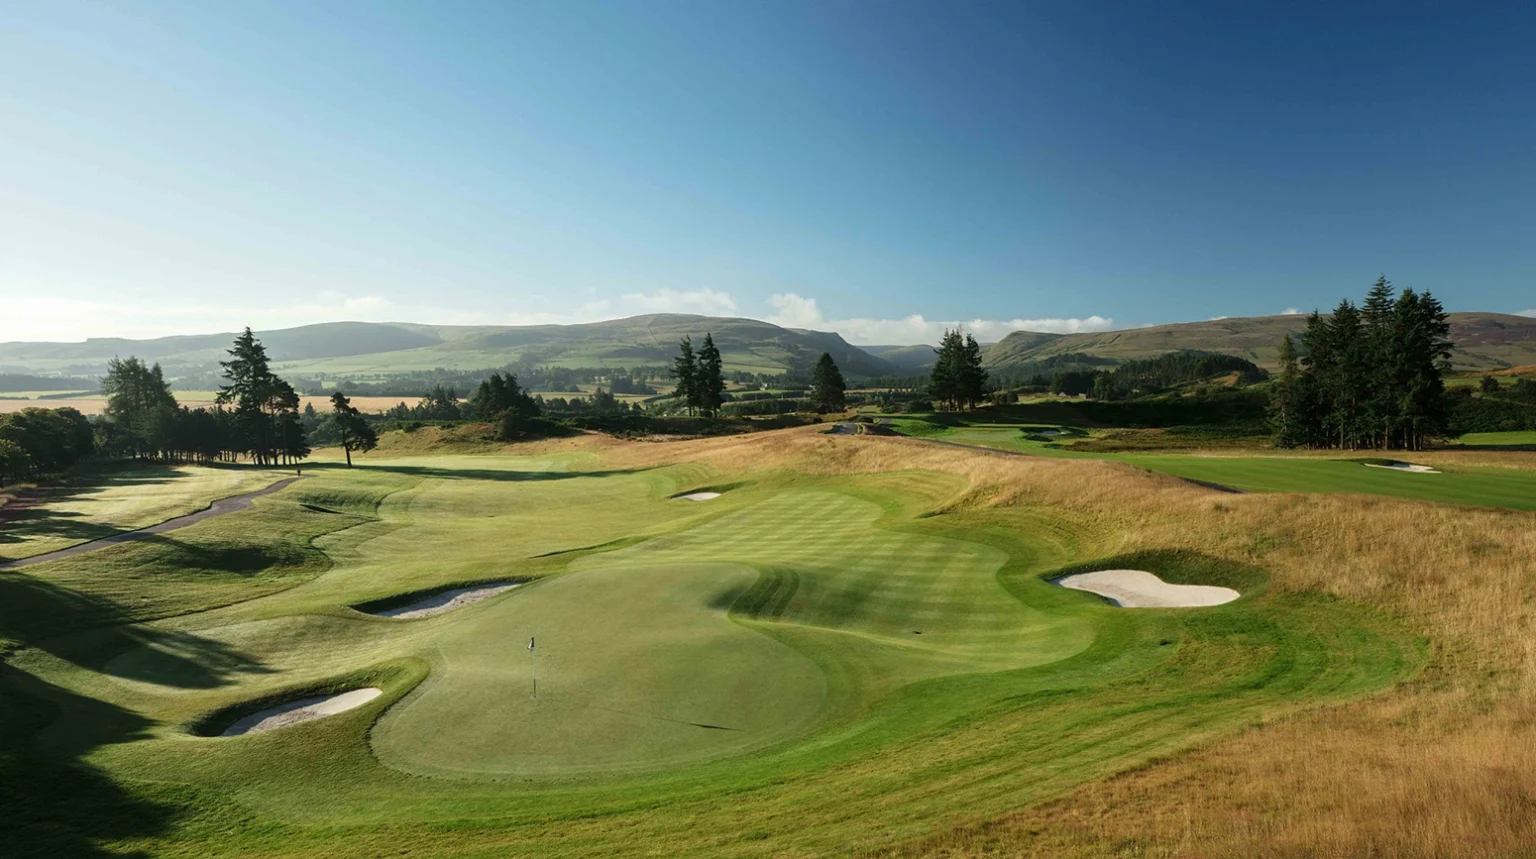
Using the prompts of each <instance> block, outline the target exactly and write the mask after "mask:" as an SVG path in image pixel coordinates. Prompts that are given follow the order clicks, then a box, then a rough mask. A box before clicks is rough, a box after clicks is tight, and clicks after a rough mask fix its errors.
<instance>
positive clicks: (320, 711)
mask: <svg viewBox="0 0 1536 859" xmlns="http://www.w3.org/2000/svg"><path fill="white" fill-rule="evenodd" d="M382 694H384V690H383V689H375V688H372V687H370V688H367V689H353V690H351V691H350V692H339V693H337V694H335V695H317V696H315V697H312V698H300V699H299V700H297V701H289V702H288V703H286V704H279V705H278V706H276V707H269V708H267V709H265V710H262V711H260V712H258V713H252V714H251V715H249V716H246V717H245V718H243V719H240V720H239V721H236V722H235V723H234V724H232V725H230V726H229V727H228V728H225V729H224V731H223V733H221V734H219V736H221V737H239V736H243V735H245V734H260V733H263V732H266V731H272V730H276V729H277V728H286V727H288V726H289V725H297V724H299V723H301V722H310V721H314V720H315V719H323V718H325V717H326V716H334V715H336V714H337V713H345V712H347V711H348V710H355V709H357V708H358V707H361V706H363V705H364V704H366V703H368V702H369V701H372V700H373V699H375V698H377V697H379V696H380V695H382Z"/></svg>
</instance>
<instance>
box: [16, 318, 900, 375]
mask: <svg viewBox="0 0 1536 859" xmlns="http://www.w3.org/2000/svg"><path fill="white" fill-rule="evenodd" d="M706 332H710V333H712V334H713V335H714V338H715V343H716V345H718V346H719V347H720V351H721V354H722V357H723V358H724V360H725V368H726V370H727V371H731V370H744V371H748V372H756V373H779V372H784V371H786V370H789V369H792V368H793V369H808V368H809V367H810V366H811V364H813V363H814V362H815V360H816V359H817V358H818V357H820V356H821V353H822V352H830V353H831V354H832V357H833V359H834V360H836V361H837V363H838V366H840V367H841V368H842V369H843V371H844V372H845V373H847V374H849V375H852V376H873V375H882V374H886V373H890V372H894V371H895V367H894V365H892V364H891V363H888V362H886V361H884V360H882V359H880V358H877V357H875V356H873V355H871V354H869V353H867V352H865V351H863V350H861V349H859V348H857V347H855V346H852V345H850V344H849V343H848V342H847V341H845V340H844V339H843V338H842V337H841V336H839V335H837V334H833V333H829V332H824V331H807V330H803V329H792V328H782V327H780V326H777V325H773V324H771V323H767V322H760V321H758V320H755V319H731V318H719V317H708V316H691V315H682V314H654V315H649V316H635V317H630V318H627V319H612V320H606V321H603V322H592V323H587V324H582V325H532V326H492V325H477V326H455V325H413V324H407V323H395V322H387V323H374V322H331V323H324V324H320V325H305V326H302V327H299V328H285V329H280V330H275V331H259V332H257V337H259V338H260V339H261V341H262V342H263V343H264V344H265V345H266V347H267V351H268V354H269V355H270V356H271V357H272V360H273V362H274V365H275V367H276V368H277V369H278V370H279V371H281V372H285V373H290V374H295V375H319V376H337V375H369V376H373V375H387V374H390V373H402V372H410V371H416V370H432V369H435V368H438V367H442V368H446V369H452V370H477V369H484V368H488V367H505V366H519V365H523V366H526V365H551V366H562V367H636V366H641V365H649V366H657V365H664V364H668V363H670V362H671V360H672V357H673V355H675V354H676V352H677V343H678V341H679V340H680V339H682V338H683V337H684V336H692V337H693V338H694V341H695V346H697V344H698V341H700V340H702V339H703V337H704V334H705V333H706ZM233 339H234V334H233V333H224V334H203V335H192V336H176V337H161V338H157V339H153V340H124V339H117V338H102V339H91V340H86V341H84V342H83V343H28V342H12V343H0V372H15V373H53V374H68V375H79V376H93V375H99V374H101V373H102V372H103V371H104V370H105V367H106V363H107V361H108V360H109V359H111V358H112V357H114V356H122V357H127V356H129V355H136V356H138V357H140V358H142V359H144V360H146V361H158V362H160V363H161V364H162V365H163V366H164V367H165V370H166V372H167V373H168V374H170V375H172V376H175V375H179V374H185V373H192V372H203V371H208V370H213V369H216V367H217V362H218V361H219V359H221V358H223V357H224V350H226V349H227V348H228V347H229V344H230V342H231V341H232V340H233Z"/></svg>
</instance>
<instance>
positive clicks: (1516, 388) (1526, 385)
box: [1478, 376, 1536, 403]
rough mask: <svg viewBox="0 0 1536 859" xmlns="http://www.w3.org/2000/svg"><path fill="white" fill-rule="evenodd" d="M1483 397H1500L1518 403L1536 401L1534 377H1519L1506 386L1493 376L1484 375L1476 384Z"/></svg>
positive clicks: (1535, 380) (1535, 381)
mask: <svg viewBox="0 0 1536 859" xmlns="http://www.w3.org/2000/svg"><path fill="white" fill-rule="evenodd" d="M1478 387H1479V389H1480V390H1481V391H1482V393H1483V396H1485V397H1502V398H1504V399H1508V400H1514V401H1515V402H1518V403H1536V379H1527V378H1525V377H1523V376H1522V377H1520V378H1517V379H1515V383H1514V384H1513V385H1511V386H1510V387H1508V388H1505V387H1503V386H1501V385H1500V384H1499V380H1498V379H1496V378H1494V377H1493V376H1484V377H1483V379H1482V381H1481V382H1480V383H1479V384H1478Z"/></svg>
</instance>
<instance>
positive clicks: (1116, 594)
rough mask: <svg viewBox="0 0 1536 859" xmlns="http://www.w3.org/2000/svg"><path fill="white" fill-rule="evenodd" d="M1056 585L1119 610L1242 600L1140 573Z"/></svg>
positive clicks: (1065, 579)
mask: <svg viewBox="0 0 1536 859" xmlns="http://www.w3.org/2000/svg"><path fill="white" fill-rule="evenodd" d="M1056 584H1058V585H1061V586H1062V587H1064V588H1071V589H1073V590H1075V591H1088V592H1090V593H1095V594H1098V595H1099V596H1101V597H1104V598H1105V599H1107V600H1109V601H1110V602H1112V603H1114V604H1115V605H1117V606H1121V607H1122V608H1191V607H1194V606H1205V605H1221V604H1222V603H1227V602H1231V601H1233V600H1235V599H1237V598H1238V597H1240V596H1242V594H1239V593H1238V592H1237V591H1234V590H1232V589H1231V588H1221V587H1216V586H1214V585H1175V584H1169V583H1168V582H1165V581H1163V580H1162V579H1160V578H1158V577H1157V576H1155V575H1153V574H1151V573H1148V572H1143V571H1141V570H1100V571H1098V572H1094V573H1077V574H1075V575H1070V576H1062V577H1061V578H1059V579H1057V580H1056Z"/></svg>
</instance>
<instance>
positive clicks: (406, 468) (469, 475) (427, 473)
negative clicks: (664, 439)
mask: <svg viewBox="0 0 1536 859" xmlns="http://www.w3.org/2000/svg"><path fill="white" fill-rule="evenodd" d="M305 467H306V468H308V467H310V466H305ZM318 467H319V468H324V469H326V470H330V469H333V468H339V469H341V470H342V471H346V469H347V466H346V464H345V463H329V462H327V463H323V464H321V465H319V466H318ZM354 470H356V471H364V470H366V471H387V472H389V473H391V474H404V475H409V476H411V477H437V478H442V479H446V480H509V481H523V480H573V479H577V478H588V477H615V476H618V475H624V474H641V473H643V472H646V471H652V470H654V466H647V467H645V468H619V469H612V470H605V471H510V470H502V469H495V468H436V467H434V466H430V465H375V464H373V463H361V462H360V463H358V464H357V466H356V467H355V469H354Z"/></svg>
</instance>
